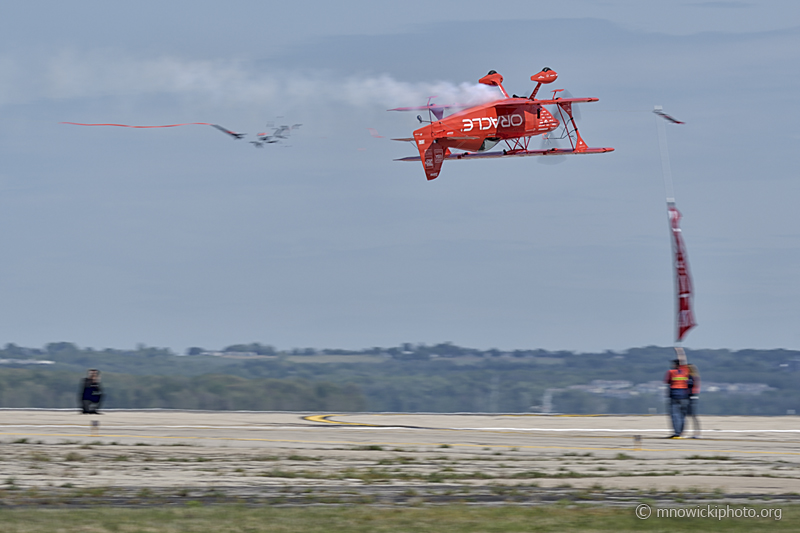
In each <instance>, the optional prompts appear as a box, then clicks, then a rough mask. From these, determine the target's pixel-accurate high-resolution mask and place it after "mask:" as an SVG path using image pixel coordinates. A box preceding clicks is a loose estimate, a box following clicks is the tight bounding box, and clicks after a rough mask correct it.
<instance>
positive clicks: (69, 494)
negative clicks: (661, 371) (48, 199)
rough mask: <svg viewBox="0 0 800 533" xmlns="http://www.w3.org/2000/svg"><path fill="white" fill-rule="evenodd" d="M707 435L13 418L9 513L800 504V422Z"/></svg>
mask: <svg viewBox="0 0 800 533" xmlns="http://www.w3.org/2000/svg"><path fill="white" fill-rule="evenodd" d="M93 422H95V423H97V424H98V425H97V426H93V425H92V423H93ZM701 424H702V426H703V427H702V434H701V438H699V439H689V438H687V439H677V440H676V439H666V438H665V437H667V436H668V435H669V433H670V432H669V431H667V420H666V418H665V417H664V416H595V417H591V416H542V415H476V414H368V413H353V414H327V413H289V412H275V413H273V412H259V413H254V412H199V411H191V412H187V411H161V410H155V411H106V412H105V413H104V414H103V415H101V416H91V415H80V414H78V413H76V412H74V411H65V410H0V449H2V451H3V453H2V455H0V472H2V474H1V476H2V477H0V504H7V505H26V504H41V503H54V502H55V503H57V502H62V503H63V502H65V501H66V502H73V503H75V502H77V503H79V504H93V503H95V502H110V503H115V502H116V503H119V502H123V503H126V502H128V503H130V502H134V503H135V502H139V501H145V500H148V499H154V498H159V499H162V500H163V499H164V498H166V499H167V500H169V499H176V500H180V499H184V500H185V499H187V498H191V499H215V500H219V499H222V500H225V501H228V500H231V499H232V500H234V501H241V500H242V499H243V500H245V501H250V500H259V501H260V500H264V501H272V502H277V503H297V502H304V501H309V499H310V500H312V501H316V502H323V503H324V502H329V503H337V502H350V501H364V502H375V501H377V502H382V501H388V502H394V503H398V502H412V503H413V502H414V501H417V500H423V501H434V502H436V501H442V502H447V501H475V502H495V501H497V502H502V501H529V500H531V499H533V500H536V501H557V500H560V499H564V498H572V499H575V498H581V499H584V500H586V499H588V500H605V501H610V502H617V501H618V502H624V501H628V500H635V499H637V498H638V499H641V498H642V497H649V498H655V499H658V498H669V499H672V500H676V501H685V500H698V499H714V500H727V501H735V500H745V501H746V500H752V499H772V500H775V499H780V500H787V501H794V500H797V501H800V495H798V494H797V493H798V492H799V491H800V446H799V445H800V417H794V416H791V417H703V418H701ZM637 436H638V439H637Z"/></svg>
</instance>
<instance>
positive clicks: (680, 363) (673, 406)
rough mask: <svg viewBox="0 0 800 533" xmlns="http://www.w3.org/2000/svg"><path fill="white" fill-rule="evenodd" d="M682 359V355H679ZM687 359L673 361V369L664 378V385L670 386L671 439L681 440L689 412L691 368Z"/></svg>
mask: <svg viewBox="0 0 800 533" xmlns="http://www.w3.org/2000/svg"><path fill="white" fill-rule="evenodd" d="M678 356H679V357H680V353H679V354H678ZM685 361H686V360H685V359H683V360H681V359H680V358H679V359H675V360H674V361H672V368H671V369H670V370H668V371H667V375H666V376H664V383H666V384H667V385H668V386H669V412H670V417H671V418H672V429H673V433H672V435H671V436H670V437H669V438H670V439H677V438H680V436H681V433H683V426H684V424H685V422H686V414H687V413H688V412H689V393H690V392H691V391H690V390H689V366H688V365H686V364H685Z"/></svg>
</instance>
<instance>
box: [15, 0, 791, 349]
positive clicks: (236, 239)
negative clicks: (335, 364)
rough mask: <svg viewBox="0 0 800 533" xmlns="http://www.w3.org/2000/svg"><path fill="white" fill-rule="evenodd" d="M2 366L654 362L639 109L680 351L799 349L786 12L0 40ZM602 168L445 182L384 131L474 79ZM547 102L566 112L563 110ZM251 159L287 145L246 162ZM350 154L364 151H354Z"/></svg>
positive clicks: (608, 12)
mask: <svg viewBox="0 0 800 533" xmlns="http://www.w3.org/2000/svg"><path fill="white" fill-rule="evenodd" d="M0 15H1V16H0V228H2V229H0V250H2V252H3V260H2V261H0V272H2V275H0V295H1V296H2V297H1V298H0V343H7V342H12V343H16V344H19V345H23V346H41V345H44V344H45V343H48V342H57V341H68V342H75V343H77V344H78V345H80V346H89V347H94V348H105V347H113V348H125V347H133V346H134V345H137V344H145V345H148V346H159V347H170V348H172V349H174V350H176V351H180V352H182V351H183V350H185V349H186V348H187V347H190V346H200V347H204V348H207V349H215V348H221V347H224V346H227V345H230V344H236V343H243V342H261V343H264V344H271V345H274V346H276V347H278V348H281V349H289V348H294V347H314V348H350V349H361V348H366V347H371V346H395V345H398V344H400V343H403V342H412V343H426V344H434V343H439V342H453V343H455V344H458V345H462V346H470V347H476V348H500V349H509V350H510V349H537V348H542V349H548V350H573V351H582V352H589V351H603V350H616V351H622V350H625V349H627V348H632V347H638V346H647V345H660V346H666V345H670V344H671V343H672V342H673V341H674V338H673V337H674V316H673V315H674V295H673V274H672V270H671V268H672V267H671V261H672V260H671V255H670V240H669V239H670V236H669V226H668V223H667V215H666V208H665V192H664V184H663V180H662V170H661V168H662V167H661V159H660V151H659V143H658V135H657V127H656V122H655V121H656V117H655V115H653V114H652V113H651V111H652V109H653V106H654V105H662V106H663V107H664V110H665V111H666V112H667V113H669V114H671V115H673V116H675V117H677V118H679V119H680V120H683V121H684V122H685V123H686V124H684V125H673V124H667V125H666V131H667V142H668V147H669V158H670V159H669V161H670V166H671V169H672V175H673V180H674V188H675V198H676V201H677V205H678V208H679V209H680V210H681V212H682V213H683V216H684V218H683V221H682V227H683V233H684V239H685V242H686V245H687V248H688V257H689V262H690V265H691V271H692V274H693V278H694V284H695V291H696V293H695V313H696V317H697V322H698V324H699V325H698V327H697V328H695V329H694V330H692V331H691V332H689V334H688V335H687V337H686V339H685V342H684V344H685V346H686V347H688V348H728V349H734V350H738V349H744V348H764V349H767V348H786V349H794V350H798V349H800V327H799V326H798V324H800V283H799V282H798V276H800V210H798V208H797V203H798V199H799V198H800V180H799V179H798V178H799V176H798V172H797V168H798V165H797V163H796V156H795V153H796V151H797V145H798V142H800V134H798V133H797V131H798V128H797V123H796V121H797V119H798V116H800V113H798V110H799V108H800V104H798V99H797V94H798V92H800V71H798V69H797V65H798V64H800V7H798V5H797V3H796V2H792V1H790V0H774V1H762V2H757V3H756V2H747V1H698V2H678V3H674V4H671V5H670V8H669V9H664V8H663V3H660V2H650V1H614V0H608V1H605V2H594V1H581V0H572V1H564V2H559V3H557V4H554V5H553V4H540V3H537V4H532V3H531V2H530V1H525V2H522V1H507V2H503V3H502V4H496V5H495V4H487V3H485V2H472V1H458V2H451V1H440V2H436V3H435V4H431V3H430V2H420V1H414V0H412V1H406V2H403V3H402V4H390V5H388V4H379V3H376V2H366V1H346V0H345V1H341V2H336V3H333V2H321V1H319V2H308V1H296V2H280V3H277V2H274V3H273V2H263V1H250V0H242V1H239V2H236V3H235V4H221V3H219V2H212V1H204V0H193V1H191V2H190V1H186V0H175V1H173V2H169V3H164V2H155V1H148V0H143V1H140V2H137V3H135V4H132V3H127V4H120V3H109V2H104V1H103V2H101V1H77V2H69V3H65V2H58V1H36V0H33V1H31V2H18V3H14V4H9V5H7V6H6V5H4V6H3V8H2V11H0ZM545 66H547V67H550V68H552V69H554V70H556V71H557V72H558V73H559V79H558V81H557V82H556V83H555V84H554V88H565V89H568V90H569V91H570V92H571V93H572V94H573V95H574V96H593V97H597V98H599V99H600V101H599V102H597V103H593V104H585V105H583V106H582V107H581V110H580V111H581V119H580V121H579V127H580V129H581V133H582V135H583V137H584V139H585V140H586V142H587V143H588V144H589V145H590V146H609V147H614V148H615V151H614V152H612V153H609V154H600V155H593V156H582V157H573V158H568V160H567V161H565V162H563V163H561V164H558V165H549V164H541V163H540V162H538V161H537V158H519V159H514V160H502V159H501V160H492V161H472V162H465V161H453V162H445V164H444V167H443V170H442V174H441V176H440V178H438V179H436V180H434V181H431V182H427V181H426V180H425V177H424V173H423V170H422V166H421V164H419V163H418V162H411V163H407V162H396V161H393V160H394V159H397V158H400V157H405V156H409V155H415V149H414V147H413V146H412V145H410V144H407V143H400V142H392V141H391V140H389V139H390V138H392V137H407V136H410V135H411V132H412V131H413V130H414V129H416V127H417V126H418V124H417V121H416V119H415V118H414V115H415V113H397V112H387V109H389V108H392V107H397V106H413V105H423V104H425V102H426V101H427V99H428V97H430V96H434V95H435V96H436V97H437V98H436V99H435V101H436V102H439V103H452V102H462V101H464V100H465V99H469V98H473V97H475V96H476V94H478V93H479V92H480V90H481V88H482V87H478V86H477V80H478V79H479V78H480V77H482V76H483V75H485V74H486V73H487V72H488V71H489V70H490V69H493V70H496V71H498V72H500V73H501V74H502V75H503V76H504V78H505V83H504V85H505V87H506V89H507V90H508V91H509V92H517V93H524V92H529V91H530V90H531V89H532V86H533V83H532V82H531V81H530V76H531V75H533V74H535V73H537V72H539V71H540V70H541V68H542V67H545ZM556 86H557V87H556ZM64 121H67V122H82V123H123V124H136V125H157V124H173V123H185V122H210V123H217V124H221V125H223V126H225V127H227V128H229V129H232V130H235V131H240V132H246V133H249V134H250V138H251V139H252V134H254V133H257V132H261V131H265V130H266V125H267V124H268V123H275V124H278V125H280V124H284V123H285V124H295V123H298V124H302V127H301V128H300V129H299V130H296V131H294V132H292V136H291V137H290V139H289V140H287V141H286V142H283V143H280V144H275V145H271V146H267V147H264V148H262V149H256V148H255V147H254V146H253V145H251V144H248V143H247V140H240V141H236V140H233V139H232V138H230V137H227V136H225V135H224V134H222V133H221V132H218V131H216V130H214V129H212V128H209V127H207V126H200V125H197V126H184V127H180V128H167V129H128V128H112V127H108V128H101V127H80V126H70V125H64V124H60V122H64ZM368 128H373V129H375V130H377V131H378V133H379V134H380V135H382V136H383V138H376V137H373V136H371V135H370V132H369V130H368Z"/></svg>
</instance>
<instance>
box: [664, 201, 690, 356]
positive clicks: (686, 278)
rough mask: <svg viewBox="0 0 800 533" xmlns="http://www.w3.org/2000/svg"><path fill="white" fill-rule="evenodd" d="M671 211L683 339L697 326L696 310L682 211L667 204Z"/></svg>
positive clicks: (679, 330)
mask: <svg viewBox="0 0 800 533" xmlns="http://www.w3.org/2000/svg"><path fill="white" fill-rule="evenodd" d="M667 209H668V211H669V224H670V227H671V229H672V252H673V255H674V257H675V291H676V293H677V296H678V307H677V311H678V317H677V323H676V326H677V331H676V334H677V338H676V340H677V341H678V342H680V341H682V340H683V337H684V336H685V335H686V333H687V332H688V331H689V330H690V329H692V328H693V327H695V326H696V325H697V323H696V322H695V321H694V312H693V311H692V277H691V275H690V274H689V261H688V259H687V257H686V247H685V246H684V244H683V237H682V235H681V228H680V222H681V213H680V211H678V209H677V208H676V207H675V204H674V203H669V204H668V205H667Z"/></svg>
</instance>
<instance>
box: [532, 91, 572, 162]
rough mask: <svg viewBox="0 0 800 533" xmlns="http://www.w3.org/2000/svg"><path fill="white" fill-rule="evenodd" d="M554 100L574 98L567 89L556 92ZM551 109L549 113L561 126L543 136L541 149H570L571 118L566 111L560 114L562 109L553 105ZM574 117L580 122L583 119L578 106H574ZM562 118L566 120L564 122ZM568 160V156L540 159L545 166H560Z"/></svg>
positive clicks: (543, 157)
mask: <svg viewBox="0 0 800 533" xmlns="http://www.w3.org/2000/svg"><path fill="white" fill-rule="evenodd" d="M553 98H554V99H555V98H572V93H571V92H569V91H568V90H567V89H559V90H558V91H554V94H553ZM549 108H550V109H548V111H550V113H551V114H552V115H553V116H554V117H556V118H557V119H558V120H559V121H560V122H561V125H560V126H559V127H558V128H556V129H554V130H553V131H551V132H549V133H546V134H544V135H542V142H541V148H540V149H541V150H550V149H552V148H568V147H569V141H568V140H567V138H568V137H569V135H568V134H567V132H568V131H569V130H571V129H572V124H571V123H570V122H569V116H568V115H567V114H566V112H565V111H562V112H561V113H559V109H560V108H559V107H558V106H557V105H551V106H549ZM572 117H573V118H574V119H575V120H576V121H577V120H580V118H581V111H580V107H579V106H578V104H572ZM562 118H563V119H565V120H562ZM566 160H567V156H565V155H552V156H551V155H546V156H542V157H540V158H539V163H541V164H543V165H558V164H561V163H563V162H564V161H566Z"/></svg>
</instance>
